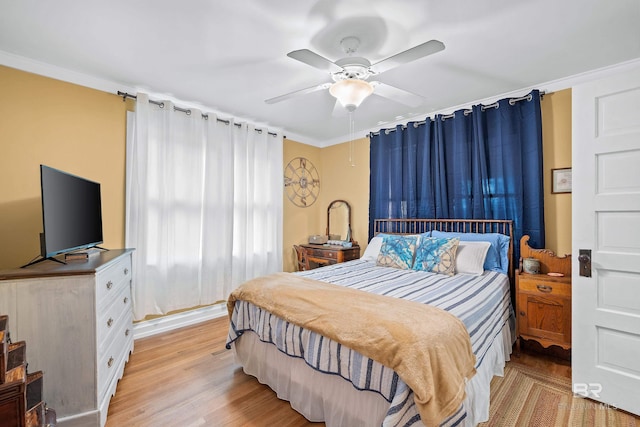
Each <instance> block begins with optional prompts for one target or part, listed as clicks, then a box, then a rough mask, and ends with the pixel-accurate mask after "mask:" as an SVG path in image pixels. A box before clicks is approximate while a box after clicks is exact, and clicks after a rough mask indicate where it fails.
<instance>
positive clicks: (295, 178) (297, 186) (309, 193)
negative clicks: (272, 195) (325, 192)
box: [284, 157, 320, 208]
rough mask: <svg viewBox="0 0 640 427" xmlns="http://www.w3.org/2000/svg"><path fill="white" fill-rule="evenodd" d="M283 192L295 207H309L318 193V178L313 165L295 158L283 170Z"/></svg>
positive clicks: (301, 158) (302, 158)
mask: <svg viewBox="0 0 640 427" xmlns="http://www.w3.org/2000/svg"><path fill="white" fill-rule="evenodd" d="M284 190H285V192H286V193H287V197H288V198H289V200H291V201H292V202H293V204H295V205H296V206H300V207H303V208H306V207H307V206H311V205H312V204H313V203H314V202H315V201H316V199H317V198H318V194H319V193H320V177H319V175H318V171H317V169H316V167H315V166H313V163H311V162H310V161H309V160H307V159H305V158H304V157H296V158H295V159H293V160H291V161H290V162H289V164H288V165H287V166H286V167H285V168H284Z"/></svg>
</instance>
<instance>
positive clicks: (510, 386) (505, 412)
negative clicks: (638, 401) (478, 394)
mask: <svg viewBox="0 0 640 427" xmlns="http://www.w3.org/2000/svg"><path fill="white" fill-rule="evenodd" d="M479 426H481V427H490V426H505V427H506V426H539V427H547V426H549V427H566V426H571V427H573V426H576V427H583V426H625V427H627V426H628V427H636V426H638V427H640V417H634V416H632V415H630V414H628V413H626V412H622V411H618V410H616V409H615V408H613V407H611V406H608V405H605V404H602V403H599V402H595V401H593V400H588V399H583V398H580V397H574V396H573V393H572V392H571V380H569V379H568V378H564V377H558V376H554V375H550V374H546V373H544V372H542V371H539V370H536V369H532V368H530V367H528V366H524V365H520V364H518V363H514V362H509V363H507V366H506V367H505V375H504V377H494V378H493V380H492V381H491V407H490V410H489V421H487V422H486V423H481V424H479Z"/></svg>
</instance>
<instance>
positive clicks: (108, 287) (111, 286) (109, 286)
mask: <svg viewBox="0 0 640 427" xmlns="http://www.w3.org/2000/svg"><path fill="white" fill-rule="evenodd" d="M111 288H113V282H112V281H111V280H109V281H108V282H107V289H111Z"/></svg>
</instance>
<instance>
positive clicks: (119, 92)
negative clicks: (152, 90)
mask: <svg viewBox="0 0 640 427" xmlns="http://www.w3.org/2000/svg"><path fill="white" fill-rule="evenodd" d="M118 96H121V97H122V100H123V101H125V100H126V99H127V98H131V99H138V97H137V96H136V95H131V94H130V93H127V92H121V91H118ZM149 103H151V104H155V105H157V106H158V107H160V108H164V102H162V101H154V100H153V99H150V100H149ZM173 110H174V111H180V112H182V113H185V114H186V115H187V116H190V115H191V110H189V109H188V108H180V107H176V106H175V105H174V106H173ZM202 118H203V119H205V120H209V115H208V114H205V113H202ZM216 121H217V122H220V123H224V124H225V125H228V124H230V123H231V121H229V120H225V119H219V118H216ZM234 126H237V127H241V126H242V123H234ZM254 130H255V131H256V132H258V133H262V129H258V128H255V129H254ZM267 134H269V135H271V136H278V134H277V133H274V132H267ZM283 138H286V136H284V135H283Z"/></svg>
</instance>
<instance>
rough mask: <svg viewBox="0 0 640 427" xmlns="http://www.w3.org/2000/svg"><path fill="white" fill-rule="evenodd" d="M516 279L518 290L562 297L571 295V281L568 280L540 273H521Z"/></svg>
mask: <svg viewBox="0 0 640 427" xmlns="http://www.w3.org/2000/svg"><path fill="white" fill-rule="evenodd" d="M518 279H519V284H518V288H519V290H520V292H528V293H535V294H540V295H553V296H563V297H570V296H571V283H569V280H566V281H559V280H553V279H549V278H548V277H547V276H544V275H541V274H536V275H532V276H526V275H524V274H523V275H520V276H519V277H518Z"/></svg>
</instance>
